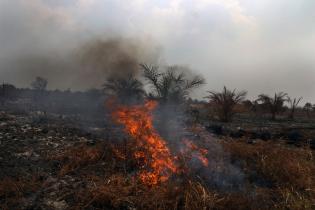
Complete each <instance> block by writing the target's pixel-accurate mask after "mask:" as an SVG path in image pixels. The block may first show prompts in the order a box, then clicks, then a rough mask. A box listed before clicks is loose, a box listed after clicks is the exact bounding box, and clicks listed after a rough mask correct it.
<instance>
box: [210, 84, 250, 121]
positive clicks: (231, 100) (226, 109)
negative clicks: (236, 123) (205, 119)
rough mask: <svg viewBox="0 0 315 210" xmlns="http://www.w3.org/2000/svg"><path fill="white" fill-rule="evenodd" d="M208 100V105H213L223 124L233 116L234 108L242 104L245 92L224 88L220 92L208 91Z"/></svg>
mask: <svg viewBox="0 0 315 210" xmlns="http://www.w3.org/2000/svg"><path fill="white" fill-rule="evenodd" d="M208 93H209V95H208V96H206V97H205V98H208V99H209V101H210V103H211V104H213V105H214V106H215V108H216V111H217V113H218V116H219V119H220V120H221V121H223V122H228V121H230V120H231V119H232V117H233V115H234V114H235V109H234V108H235V106H236V105H237V104H239V103H240V102H242V101H243V100H244V99H245V97H246V95H247V92H246V91H240V92H237V91H236V90H235V89H234V90H233V91H231V90H229V89H227V88H226V87H225V86H224V88H223V91H222V92H216V91H208Z"/></svg>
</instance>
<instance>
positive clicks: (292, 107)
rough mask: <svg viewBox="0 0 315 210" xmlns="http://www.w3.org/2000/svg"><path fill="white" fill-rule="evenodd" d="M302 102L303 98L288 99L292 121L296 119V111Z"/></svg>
mask: <svg viewBox="0 0 315 210" xmlns="http://www.w3.org/2000/svg"><path fill="white" fill-rule="evenodd" d="M301 100H302V97H300V98H298V99H297V98H294V99H292V98H290V97H289V96H288V97H287V101H288V103H289V105H290V107H289V108H290V114H289V118H290V119H292V120H293V119H294V114H295V110H296V108H297V106H298V105H299V103H300V101H301Z"/></svg>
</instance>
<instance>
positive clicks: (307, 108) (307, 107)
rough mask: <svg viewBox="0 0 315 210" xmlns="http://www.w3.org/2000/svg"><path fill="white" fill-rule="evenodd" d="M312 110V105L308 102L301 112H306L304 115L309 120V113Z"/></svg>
mask: <svg viewBox="0 0 315 210" xmlns="http://www.w3.org/2000/svg"><path fill="white" fill-rule="evenodd" d="M312 109H313V107H312V104H311V103H309V102H307V103H306V104H305V105H304V107H303V110H304V111H305V112H306V115H307V117H308V118H310V116H311V115H310V113H311V111H312Z"/></svg>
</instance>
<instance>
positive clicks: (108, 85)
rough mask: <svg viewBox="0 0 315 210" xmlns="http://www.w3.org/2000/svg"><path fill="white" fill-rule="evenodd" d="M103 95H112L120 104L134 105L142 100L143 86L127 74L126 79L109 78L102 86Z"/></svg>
mask: <svg viewBox="0 0 315 210" xmlns="http://www.w3.org/2000/svg"><path fill="white" fill-rule="evenodd" d="M103 88H104V91H105V93H107V94H109V95H114V96H115V97H116V98H117V100H118V101H119V102H120V103H123V104H129V103H135V102H137V101H139V100H141V99H142V98H143V96H144V95H145V92H144V90H143V84H142V83H141V82H140V81H139V80H138V79H137V78H135V77H134V76H133V75H131V74H129V75H127V76H126V77H109V78H108V79H107V81H106V82H105V83H104V85H103Z"/></svg>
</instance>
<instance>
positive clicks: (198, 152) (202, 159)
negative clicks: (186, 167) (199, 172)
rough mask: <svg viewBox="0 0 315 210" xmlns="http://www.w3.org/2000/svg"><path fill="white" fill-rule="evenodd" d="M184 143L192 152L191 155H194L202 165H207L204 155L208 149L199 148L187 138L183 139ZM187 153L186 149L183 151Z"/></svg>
mask: <svg viewBox="0 0 315 210" xmlns="http://www.w3.org/2000/svg"><path fill="white" fill-rule="evenodd" d="M183 142H184V144H185V145H186V147H187V148H189V149H190V150H191V151H192V152H193V156H194V157H196V158H197V159H198V160H199V161H200V162H201V163H202V165H203V166H205V167H207V166H208V165H209V160H208V158H207V157H206V156H207V154H208V150H206V149H203V148H199V147H198V146H197V145H196V144H194V143H193V142H192V141H190V140H188V139H184V140H183ZM184 152H185V153H187V151H184Z"/></svg>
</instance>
